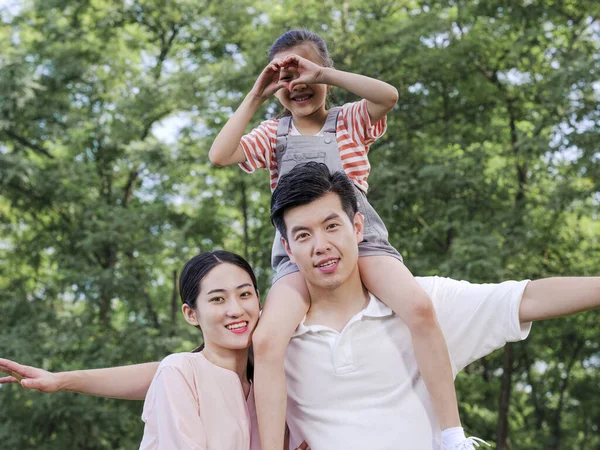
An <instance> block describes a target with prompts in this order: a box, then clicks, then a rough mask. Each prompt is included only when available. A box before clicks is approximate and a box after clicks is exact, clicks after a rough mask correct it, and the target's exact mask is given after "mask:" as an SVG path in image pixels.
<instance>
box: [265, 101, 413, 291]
mask: <svg viewBox="0 0 600 450" xmlns="http://www.w3.org/2000/svg"><path fill="white" fill-rule="evenodd" d="M339 112H340V108H339V107H337V108H332V109H330V110H329V113H328V114H327V120H326V121H325V126H324V127H323V135H322V136H304V135H298V136H290V135H289V132H290V127H291V119H292V118H291V117H290V116H286V117H283V118H281V119H280V120H279V123H278V125H277V146H276V148H275V154H276V156H277V169H278V172H279V177H282V176H283V175H285V174H286V173H288V172H289V171H290V170H292V169H293V168H294V167H295V166H297V165H298V164H303V163H307V162H310V161H313V162H319V163H324V164H326V165H327V167H328V168H329V171H330V172H331V173H333V172H338V171H341V172H344V166H343V165H342V158H341V156H340V152H339V150H338V145H337V139H336V136H335V131H336V128H337V117H338V114H339ZM353 185H354V189H355V194H356V199H357V201H358V211H359V212H360V213H361V214H362V215H363V216H364V218H365V225H364V233H363V236H364V238H363V241H362V242H361V243H359V244H358V255H359V257H362V256H380V255H385V256H392V257H394V258H396V259H398V260H400V261H402V256H401V255H400V253H399V252H398V250H396V249H395V248H394V247H392V246H391V245H390V243H389V242H388V231H387V229H386V228H385V225H384V224H383V221H382V220H381V218H380V217H379V215H378V214H377V213H376V212H375V210H374V209H373V207H372V206H371V205H370V204H369V202H368V201H367V197H366V195H365V193H364V192H363V191H362V190H360V189H359V188H358V187H357V186H356V185H355V184H354V183H353ZM271 266H272V267H273V269H274V270H275V276H274V278H273V283H274V282H275V281H277V280H278V279H279V278H281V277H283V276H285V275H288V274H290V273H294V272H298V266H296V264H294V263H292V262H291V261H290V259H289V257H288V255H287V253H286V252H285V249H284V248H283V245H282V244H281V234H280V233H279V231H276V233H275V240H274V241H273V248H272V250H271Z"/></svg>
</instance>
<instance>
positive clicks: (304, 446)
mask: <svg viewBox="0 0 600 450" xmlns="http://www.w3.org/2000/svg"><path fill="white" fill-rule="evenodd" d="M296 450H308V443H307V442H306V441H302V444H300V446H299V447H298V448H297V449H296Z"/></svg>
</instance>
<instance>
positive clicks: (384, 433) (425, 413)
mask: <svg viewBox="0 0 600 450" xmlns="http://www.w3.org/2000/svg"><path fill="white" fill-rule="evenodd" d="M417 281H418V282H419V284H420V285H421V287H422V288H423V289H424V290H425V292H427V294H429V296H430V297H431V299H432V301H433V303H434V305H435V308H436V312H437V316H438V321H439V323H440V326H441V328H442V331H443V333H444V336H445V337H446V342H447V344H448V350H449V352H450V360H451V363H452V369H453V372H454V374H455V375H456V374H457V373H458V372H459V371H460V370H461V369H463V368H464V367H465V366H467V365H468V364H469V363H471V362H473V361H475V360H476V359H478V358H481V357H482V356H484V355H487V354H489V353H491V352H492V351H493V350H495V349H497V348H500V347H502V346H503V345H504V344H505V343H506V342H511V341H519V340H522V339H525V338H526V337H527V335H528V334H529V331H530V329H531V324H526V325H521V324H520V322H519V306H520V303H521V298H522V295H523V291H524V289H525V286H526V285H527V281H521V282H516V281H507V282H504V283H500V284H479V285H478V284H471V283H468V282H466V281H456V280H452V279H449V278H439V277H417ZM285 369H286V375H287V391H288V409H287V422H288V425H289V428H290V437H291V439H290V449H294V448H296V447H297V446H298V445H299V444H300V443H301V441H302V440H303V439H306V441H307V442H308V443H309V445H310V447H311V449H313V450H331V449H344V450H370V449H374V450H398V449H406V450H432V449H439V447H440V430H439V425H438V423H437V419H436V417H435V414H434V412H433V406H432V404H431V401H430V397H429V394H428V392H427V389H426V387H425V384H424V382H423V380H422V379H421V376H420V374H419V371H418V368H417V362H416V360H415V356H414V353H413V348H412V343H411V336H410V331H409V329H408V327H407V326H406V324H405V323H404V322H403V321H402V320H401V319H400V318H399V317H397V316H396V315H394V313H393V311H392V310H391V309H390V308H388V307H387V306H385V305H384V304H383V303H382V302H380V301H379V300H378V299H377V298H375V297H374V296H373V295H371V300H370V302H369V304H368V305H367V307H366V308H365V309H364V310H362V311H361V312H359V313H358V314H356V315H355V316H354V317H353V318H352V319H351V320H350V321H349V322H348V324H347V325H346V326H345V328H344V329H343V330H342V332H341V333H338V332H337V331H335V330H332V329H331V328H327V327H324V326H320V325H310V326H306V325H304V321H303V322H302V323H301V324H300V326H299V327H298V329H297V330H296V333H295V334H294V336H293V337H292V340H291V342H290V344H289V346H288V348H287V353H286V361H285Z"/></svg>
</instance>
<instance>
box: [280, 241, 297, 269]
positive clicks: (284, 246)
mask: <svg viewBox="0 0 600 450" xmlns="http://www.w3.org/2000/svg"><path fill="white" fill-rule="evenodd" d="M281 245H283V248H284V249H285V252H286V253H287V255H288V256H289V258H290V261H291V262H292V263H294V264H296V259H295V258H294V255H292V251H291V250H290V245H289V244H288V241H287V240H286V239H285V238H284V237H283V236H281Z"/></svg>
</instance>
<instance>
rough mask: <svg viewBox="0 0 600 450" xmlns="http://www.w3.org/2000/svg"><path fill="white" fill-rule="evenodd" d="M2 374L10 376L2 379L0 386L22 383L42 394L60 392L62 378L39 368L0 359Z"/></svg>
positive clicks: (0, 379)
mask: <svg viewBox="0 0 600 450" xmlns="http://www.w3.org/2000/svg"><path fill="white" fill-rule="evenodd" d="M0 372H4V373H6V374H8V375H10V376H8V377H4V378H0V384H6V383H19V382H20V383H21V386H23V387H25V388H27V389H37V390H38V391H40V392H56V391H60V389H61V386H60V377H59V376H58V375H57V374H55V373H52V372H48V371H46V370H43V369H38V368H37V367H31V366H24V365H21V364H19V363H16V362H14V361H11V360H10V359H2V358H0Z"/></svg>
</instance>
